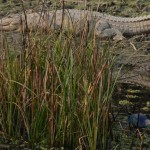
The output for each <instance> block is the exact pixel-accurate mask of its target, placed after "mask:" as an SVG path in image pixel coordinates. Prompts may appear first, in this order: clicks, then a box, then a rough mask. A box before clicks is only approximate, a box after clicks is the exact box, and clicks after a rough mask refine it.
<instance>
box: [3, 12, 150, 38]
mask: <svg viewBox="0 0 150 150" xmlns="http://www.w3.org/2000/svg"><path fill="white" fill-rule="evenodd" d="M26 16H27V25H28V29H30V30H36V29H37V28H40V29H44V30H45V29H53V30H54V29H56V30H57V29H60V28H61V27H62V28H63V29H64V30H66V31H68V30H69V31H73V32H74V33H76V34H78V33H80V32H81V31H83V30H84V29H85V27H86V28H87V29H88V31H89V30H90V29H91V28H93V27H94V28H95V29H94V32H95V35H96V36H97V37H100V38H114V39H117V40H118V39H122V38H123V36H126V35H131V36H132V35H137V34H143V33H150V15H148V16H143V17H135V18H123V17H115V16H110V15H107V14H103V13H99V12H94V11H87V10H76V9H69V10H67V9H66V10H64V11H63V10H57V11H51V12H47V13H27V14H26ZM62 16H63V17H62ZM62 20H63V25H62ZM25 27H26V21H25V16H24V14H14V15H11V16H7V17H4V18H2V19H1V21H0V30H1V31H19V30H22V29H23V30H24V29H25Z"/></svg>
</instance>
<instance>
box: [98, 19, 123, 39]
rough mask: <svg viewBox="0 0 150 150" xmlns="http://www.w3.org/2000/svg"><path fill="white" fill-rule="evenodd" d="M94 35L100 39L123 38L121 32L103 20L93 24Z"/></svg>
mask: <svg viewBox="0 0 150 150" xmlns="http://www.w3.org/2000/svg"><path fill="white" fill-rule="evenodd" d="M95 36H97V37H100V38H102V39H107V38H113V39H114V40H116V41H120V40H123V39H124V36H123V35H122V33H121V32H120V31H119V30H118V29H115V28H112V27H111V26H110V25H109V23H108V22H107V21H105V20H100V21H98V22H97V23H96V25H95Z"/></svg>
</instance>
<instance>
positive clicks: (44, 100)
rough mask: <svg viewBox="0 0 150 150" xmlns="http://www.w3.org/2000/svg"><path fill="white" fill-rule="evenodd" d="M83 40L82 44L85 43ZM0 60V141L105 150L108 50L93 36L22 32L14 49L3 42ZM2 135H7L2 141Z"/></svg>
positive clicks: (108, 104)
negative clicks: (20, 41) (24, 37)
mask: <svg viewBox="0 0 150 150" xmlns="http://www.w3.org/2000/svg"><path fill="white" fill-rule="evenodd" d="M85 40H87V41H86V42H85ZM4 45H5V46H4V47H3V51H4V53H3V57H2V56H1V58H0V100H1V101H0V103H1V106H0V114H1V118H0V120H1V125H0V126H1V131H2V133H4V134H3V138H4V139H5V138H10V139H14V140H17V139H20V138H21V139H23V140H25V141H27V142H28V144H29V145H30V146H31V147H33V148H34V147H36V146H37V145H38V144H39V145H41V146H46V145H48V146H49V147H51V148H52V147H65V148H70V149H72V148H78V149H84V148H86V149H92V150H94V149H95V150H96V149H97V148H98V149H101V150H106V147H107V145H108V144H107V143H108V139H109V136H110V126H109V113H110V107H111V97H112V93H113V90H114V85H115V82H114V80H112V67H113V64H114V60H115V59H114V57H113V56H112V55H111V53H110V52H109V47H108V46H107V45H105V46H104V47H102V48H100V49H98V48H97V47H96V46H95V41H94V40H93V36H92V35H91V37H89V38H85V37H84V36H83V34H81V35H80V36H78V37H77V36H74V35H73V34H72V33H70V32H67V33H64V32H60V33H59V34H55V33H53V32H49V33H48V34H47V35H45V34H43V33H28V40H27V45H26V46H25V47H24V48H23V49H21V50H20V54H19V55H18V52H17V51H18V49H17V48H15V47H14V48H13V52H12V51H10V50H11V49H12V47H10V45H8V43H7V41H5V44H4ZM6 135H8V136H6ZM3 142H4V141H3Z"/></svg>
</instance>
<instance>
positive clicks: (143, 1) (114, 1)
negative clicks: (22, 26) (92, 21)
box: [0, 0, 150, 17]
mask: <svg viewBox="0 0 150 150" xmlns="http://www.w3.org/2000/svg"><path fill="white" fill-rule="evenodd" d="M61 1H62V0H25V1H24V3H23V5H24V7H25V9H34V10H36V11H39V10H40V9H42V8H43V6H44V9H48V10H52V9H60V8H61V7H62V2H61ZM65 8H72V9H73V8H76V9H92V10H96V11H99V12H105V13H109V14H112V15H117V16H126V17H128V16H139V15H145V14H149V12H150V1H149V0H132V1H131V0H65ZM20 11H22V2H21V1H18V0H0V16H3V15H6V14H10V13H17V12H20Z"/></svg>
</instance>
